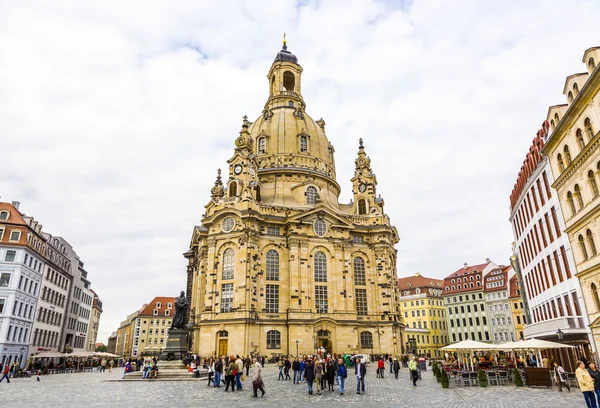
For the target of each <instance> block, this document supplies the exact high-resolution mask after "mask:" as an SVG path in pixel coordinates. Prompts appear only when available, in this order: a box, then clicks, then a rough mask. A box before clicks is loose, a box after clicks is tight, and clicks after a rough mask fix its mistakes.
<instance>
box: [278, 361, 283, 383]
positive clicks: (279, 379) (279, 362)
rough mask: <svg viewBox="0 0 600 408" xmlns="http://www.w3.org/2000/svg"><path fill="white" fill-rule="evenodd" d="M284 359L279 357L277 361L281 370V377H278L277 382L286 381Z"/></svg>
mask: <svg viewBox="0 0 600 408" xmlns="http://www.w3.org/2000/svg"><path fill="white" fill-rule="evenodd" d="M283 366H284V364H283V357H279V358H278V359H277V368H278V369H279V377H277V381H281V380H283V379H284V377H283Z"/></svg>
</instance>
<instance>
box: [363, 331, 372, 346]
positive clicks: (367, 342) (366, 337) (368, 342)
mask: <svg viewBox="0 0 600 408" xmlns="http://www.w3.org/2000/svg"><path fill="white" fill-rule="evenodd" d="M360 348H362V349H370V348H373V333H371V332H368V331H363V332H360Z"/></svg>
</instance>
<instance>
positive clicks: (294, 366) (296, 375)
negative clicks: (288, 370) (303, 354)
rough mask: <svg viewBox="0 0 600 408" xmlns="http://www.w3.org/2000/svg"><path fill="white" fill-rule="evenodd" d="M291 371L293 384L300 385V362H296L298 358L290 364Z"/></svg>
mask: <svg viewBox="0 0 600 408" xmlns="http://www.w3.org/2000/svg"><path fill="white" fill-rule="evenodd" d="M292 370H294V384H300V362H299V361H298V357H296V358H295V359H294V362H293V363H292Z"/></svg>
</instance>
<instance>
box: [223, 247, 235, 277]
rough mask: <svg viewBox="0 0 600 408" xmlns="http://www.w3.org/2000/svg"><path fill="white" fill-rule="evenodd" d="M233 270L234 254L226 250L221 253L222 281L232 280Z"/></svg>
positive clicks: (230, 250) (228, 249)
mask: <svg viewBox="0 0 600 408" xmlns="http://www.w3.org/2000/svg"><path fill="white" fill-rule="evenodd" d="M234 269H235V252H234V251H233V248H227V249H226V250H225V252H224V253H223V277H222V279H223V280H230V279H233V276H234Z"/></svg>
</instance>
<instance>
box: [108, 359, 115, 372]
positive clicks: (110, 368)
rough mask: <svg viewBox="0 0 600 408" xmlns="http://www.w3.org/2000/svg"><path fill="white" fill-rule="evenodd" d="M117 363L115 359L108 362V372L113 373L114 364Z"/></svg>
mask: <svg viewBox="0 0 600 408" xmlns="http://www.w3.org/2000/svg"><path fill="white" fill-rule="evenodd" d="M114 365H115V360H110V361H109V362H108V372H109V373H112V369H113V366H114Z"/></svg>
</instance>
